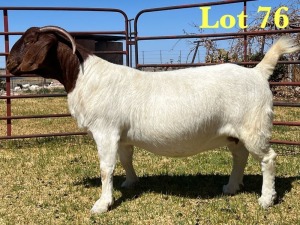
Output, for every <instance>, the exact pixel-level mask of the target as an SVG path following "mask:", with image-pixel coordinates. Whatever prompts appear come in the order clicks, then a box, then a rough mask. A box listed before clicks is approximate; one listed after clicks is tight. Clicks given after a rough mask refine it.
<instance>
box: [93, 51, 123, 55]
mask: <svg viewBox="0 0 300 225" xmlns="http://www.w3.org/2000/svg"><path fill="white" fill-rule="evenodd" d="M93 53H95V54H126V53H127V52H126V51H93Z"/></svg>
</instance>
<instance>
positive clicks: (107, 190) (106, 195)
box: [91, 132, 119, 213]
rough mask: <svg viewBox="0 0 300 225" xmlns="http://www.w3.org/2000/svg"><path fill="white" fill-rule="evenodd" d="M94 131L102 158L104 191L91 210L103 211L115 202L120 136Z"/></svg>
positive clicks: (93, 211) (101, 167)
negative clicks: (115, 173) (115, 175)
mask: <svg viewBox="0 0 300 225" xmlns="http://www.w3.org/2000/svg"><path fill="white" fill-rule="evenodd" d="M92 133H93V137H94V139H95V141H96V144H97V148H98V155H99V159H100V170H101V181H102V193H101V196H100V198H99V199H98V200H97V201H96V203H95V204H94V206H93V208H92V209H91V212H92V213H103V212H107V211H108V208H109V207H110V206H111V205H112V204H113V172H114V169H115V165H116V156H117V149H118V140H119V138H118V136H117V135H114V134H111V135H109V134H108V133H106V134H105V135H104V134H98V133H97V132H92Z"/></svg>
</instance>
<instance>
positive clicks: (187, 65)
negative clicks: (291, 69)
mask: <svg viewBox="0 0 300 225" xmlns="http://www.w3.org/2000/svg"><path fill="white" fill-rule="evenodd" d="M228 63H232V64H237V65H256V64H258V63H260V61H252V62H228ZM220 64H224V63H172V64H159V63H157V64H137V68H142V67H197V66H211V65H220ZM277 64H300V61H299V60H297V61H278V63H277Z"/></svg>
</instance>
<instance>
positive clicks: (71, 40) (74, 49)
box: [39, 26, 76, 54]
mask: <svg viewBox="0 0 300 225" xmlns="http://www.w3.org/2000/svg"><path fill="white" fill-rule="evenodd" d="M39 30H40V31H41V32H47V31H57V32H59V33H61V34H63V35H64V36H65V37H67V38H68V39H69V41H70V42H71V44H72V50H73V54H75V52H76V43H75V40H74V39H73V37H72V36H71V35H70V34H69V33H68V32H67V31H66V30H65V29H63V28H61V27H57V26H45V27H41V28H40V29H39Z"/></svg>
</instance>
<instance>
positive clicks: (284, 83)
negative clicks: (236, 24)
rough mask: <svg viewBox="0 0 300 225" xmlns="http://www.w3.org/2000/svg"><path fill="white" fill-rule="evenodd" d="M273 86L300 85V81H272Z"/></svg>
mask: <svg viewBox="0 0 300 225" xmlns="http://www.w3.org/2000/svg"><path fill="white" fill-rule="evenodd" d="M270 85H271V86H300V82H270Z"/></svg>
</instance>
